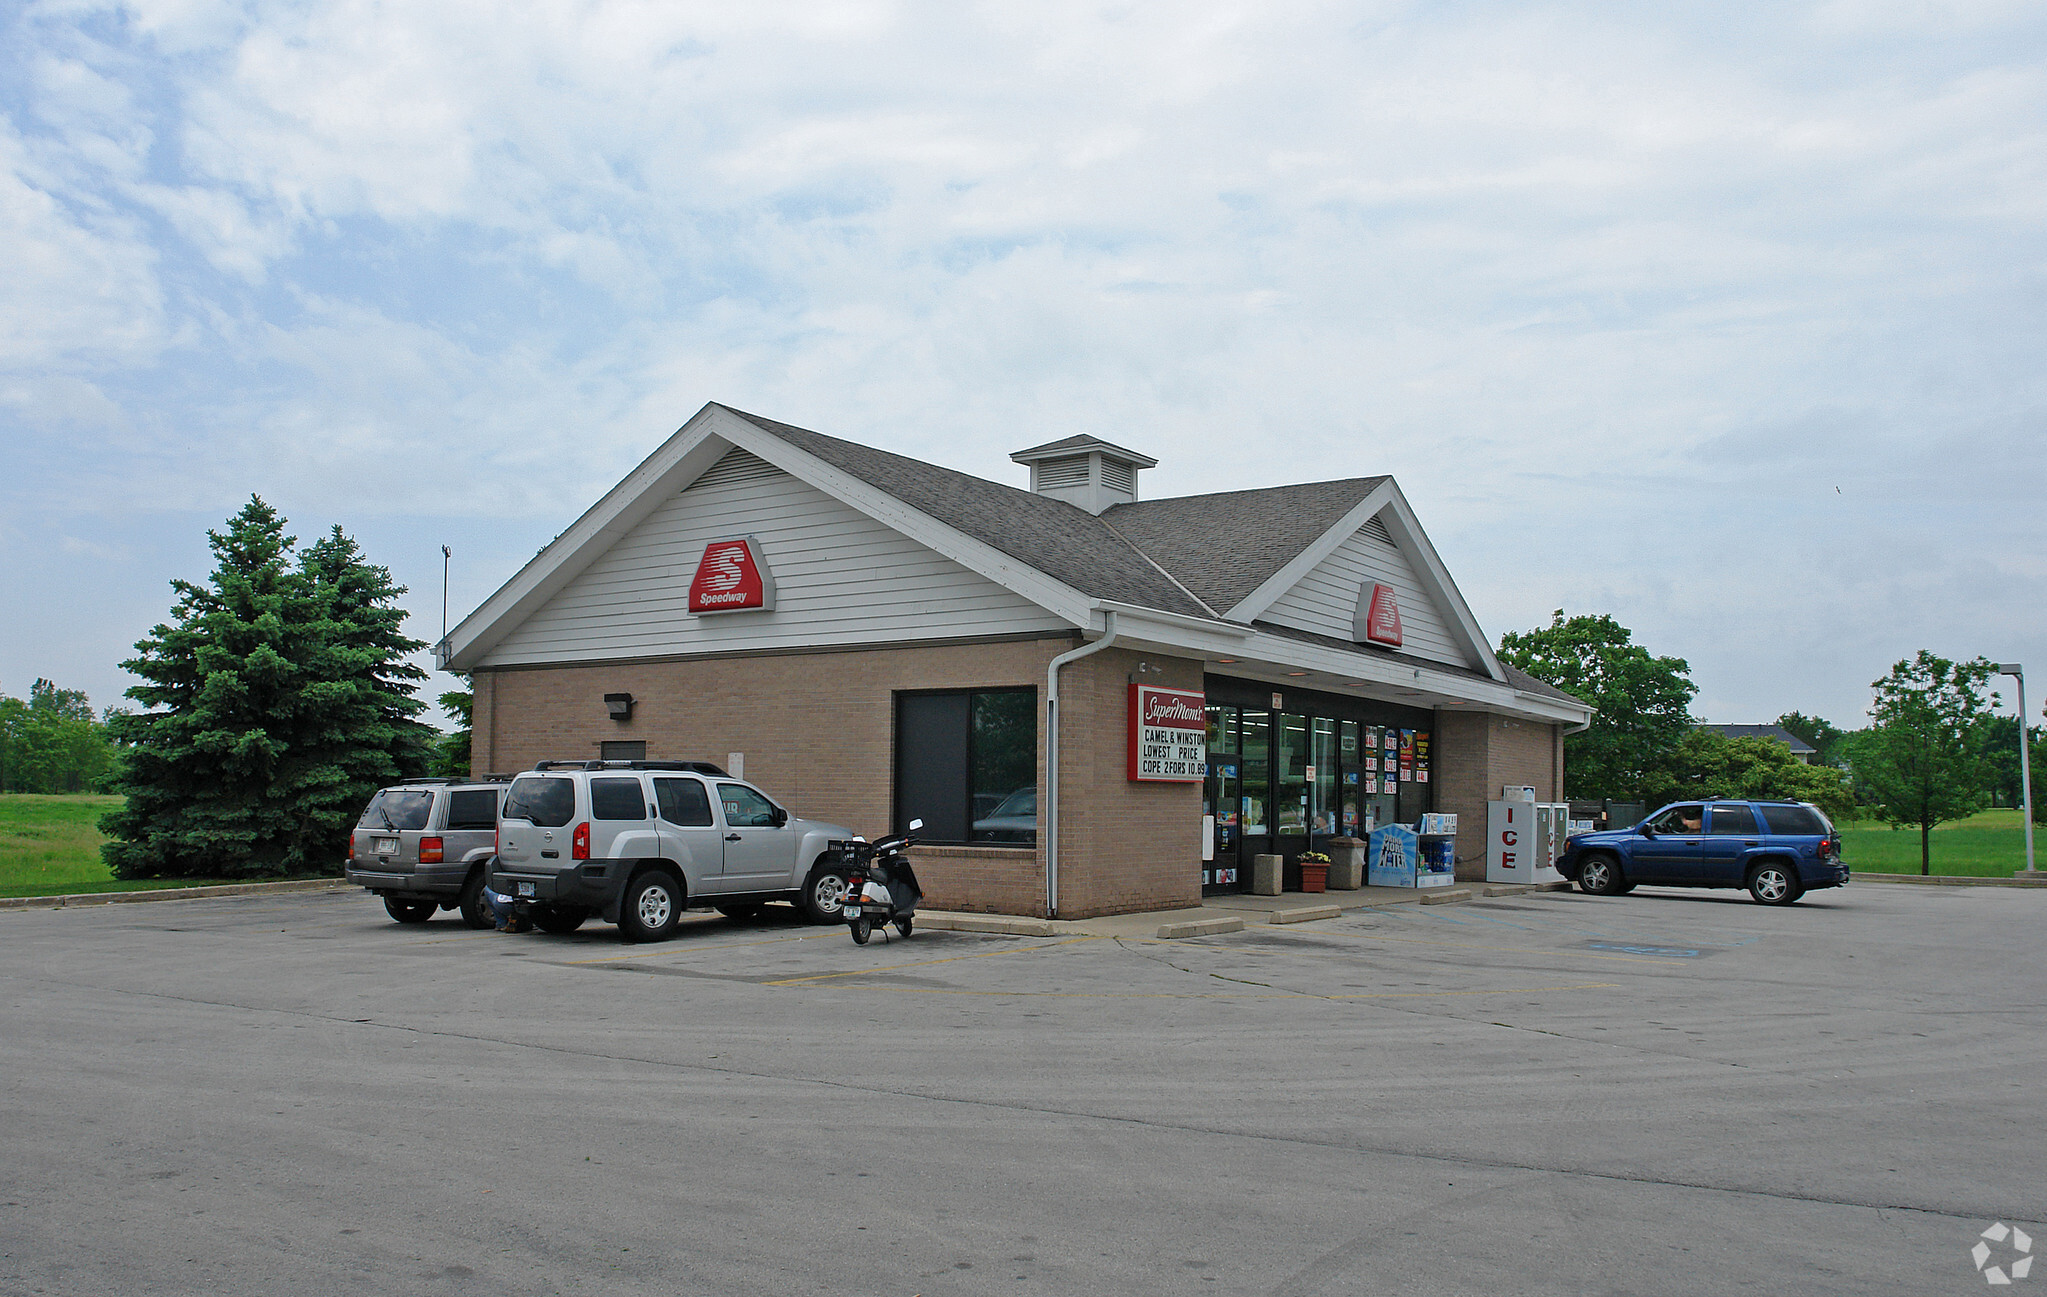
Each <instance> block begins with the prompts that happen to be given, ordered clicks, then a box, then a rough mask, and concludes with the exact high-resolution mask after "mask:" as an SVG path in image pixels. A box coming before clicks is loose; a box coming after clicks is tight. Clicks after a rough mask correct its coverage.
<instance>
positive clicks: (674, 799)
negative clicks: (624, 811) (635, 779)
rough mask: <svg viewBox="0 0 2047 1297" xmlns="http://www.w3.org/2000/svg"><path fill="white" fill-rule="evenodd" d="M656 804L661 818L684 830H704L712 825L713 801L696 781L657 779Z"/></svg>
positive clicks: (655, 783)
mask: <svg viewBox="0 0 2047 1297" xmlns="http://www.w3.org/2000/svg"><path fill="white" fill-rule="evenodd" d="M654 803H655V805H657V806H659V807H660V808H661V818H662V819H664V820H667V821H668V822H669V823H670V824H680V825H681V826H683V827H684V828H686V829H687V828H703V827H705V826H707V825H709V824H710V823H711V799H710V796H709V795H708V794H706V793H705V792H704V786H703V785H702V784H700V783H698V782H697V781H696V780H694V779H656V780H655V781H654Z"/></svg>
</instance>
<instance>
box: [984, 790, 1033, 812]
mask: <svg viewBox="0 0 2047 1297" xmlns="http://www.w3.org/2000/svg"><path fill="white" fill-rule="evenodd" d="M1037 814H1038V786H1037V785H1036V784H1032V785H1031V786H1030V787H1029V788H1019V789H1017V790H1016V791H1015V792H1013V793H1011V794H1010V795H1009V796H1007V797H1005V798H1003V799H1002V805H1000V806H998V807H996V808H995V809H994V810H992V811H990V812H989V816H990V818H993V817H994V816H997V815H1028V816H1030V817H1031V818H1033V819H1036V818H1037Z"/></svg>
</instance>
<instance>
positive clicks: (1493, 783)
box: [1430, 709, 1564, 882]
mask: <svg viewBox="0 0 2047 1297" xmlns="http://www.w3.org/2000/svg"><path fill="white" fill-rule="evenodd" d="M1436 749H1437V754H1438V755H1437V757H1436V763H1435V764H1436V770H1435V772H1434V773H1432V774H1431V776H1430V777H1431V778H1432V779H1434V780H1435V781H1436V785H1437V786H1436V809H1437V810H1439V811H1451V812H1454V813H1455V814H1456V815H1457V877H1458V878H1459V879H1460V880H1463V881H1468V882H1478V881H1483V880H1484V878H1485V826H1486V803H1487V802H1489V801H1493V800H1496V799H1497V798H1498V797H1499V795H1500V789H1501V788H1502V787H1503V786H1505V785H1508V784H1514V785H1517V786H1518V785H1523V784H1525V785H1529V786H1532V787H1533V788H1534V789H1535V796H1536V799H1537V800H1538V801H1545V802H1556V801H1562V800H1563V787H1564V780H1563V774H1564V740H1563V730H1562V727H1560V726H1557V725H1548V724H1544V723H1543V722H1541V721H1529V720H1521V719H1519V718H1517V717H1511V716H1495V715H1492V714H1490V713H1483V712H1467V711H1464V710H1462V709H1459V710H1454V711H1453V710H1449V709H1445V710H1441V711H1438V712H1437V713H1436Z"/></svg>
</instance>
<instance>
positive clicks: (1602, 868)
mask: <svg viewBox="0 0 2047 1297" xmlns="http://www.w3.org/2000/svg"><path fill="white" fill-rule="evenodd" d="M1623 886H1625V884H1624V883H1623V882H1622V880H1621V862H1620V861H1618V860H1615V859H1614V858H1613V857H1612V856H1605V855H1600V856H1587V857H1585V859H1584V860H1582V861H1580V862H1579V863H1578V890H1579V891H1581V892H1583V893H1585V894H1586V895H1587V896H1618V895H1620V891H1621V888H1622V887H1623Z"/></svg>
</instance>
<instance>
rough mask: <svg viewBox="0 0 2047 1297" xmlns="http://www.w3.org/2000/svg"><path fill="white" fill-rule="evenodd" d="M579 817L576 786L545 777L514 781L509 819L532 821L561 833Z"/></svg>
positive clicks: (507, 796) (507, 804) (508, 805)
mask: <svg viewBox="0 0 2047 1297" xmlns="http://www.w3.org/2000/svg"><path fill="white" fill-rule="evenodd" d="M575 817H576V785H575V783H574V782H573V781H571V780H568V779H550V778H548V777H547V776H545V775H540V776H534V777H531V778H520V779H514V780H513V781H512V791H511V792H509V793H506V794H505V818H506V819H508V820H530V821H532V822H533V823H535V824H538V825H539V826H540V827H542V828H544V829H558V828H560V827H561V826H562V825H564V824H567V823H568V822H569V821H570V820H572V819H574V818H575Z"/></svg>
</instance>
